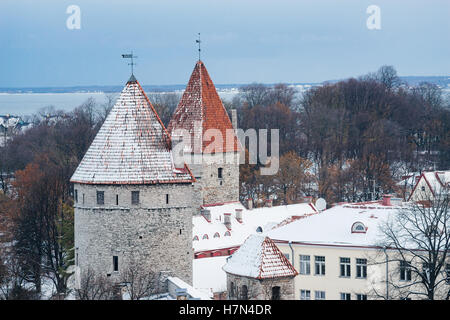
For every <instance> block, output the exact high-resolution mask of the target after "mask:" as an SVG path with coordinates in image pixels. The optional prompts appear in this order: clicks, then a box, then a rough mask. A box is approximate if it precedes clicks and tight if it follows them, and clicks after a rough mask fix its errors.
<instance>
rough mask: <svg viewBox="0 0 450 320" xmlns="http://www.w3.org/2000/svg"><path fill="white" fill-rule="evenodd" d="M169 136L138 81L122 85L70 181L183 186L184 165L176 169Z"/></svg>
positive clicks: (189, 179)
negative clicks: (181, 184) (122, 87)
mask: <svg viewBox="0 0 450 320" xmlns="http://www.w3.org/2000/svg"><path fill="white" fill-rule="evenodd" d="M170 148H171V142H170V136H169V134H168V132H167V131H166V129H165V128H164V125H163V124H162V122H161V120H160V118H159V117H158V115H157V113H156V111H155V109H154V108H153V106H152V104H151V103H150V101H149V100H148V98H147V96H146V94H145V92H144V90H143V89H142V87H141V85H140V84H139V82H138V81H137V80H136V79H135V78H134V77H132V78H130V80H129V81H128V82H127V84H126V85H125V88H124V89H123V91H122V93H121V94H120V97H119V98H118V100H117V102H116V104H115V105H114V107H113V108H112V109H111V111H110V112H109V114H108V116H107V118H106V120H105V122H104V123H103V125H102V127H101V128H100V130H99V132H98V133H97V135H96V137H95V139H94V141H93V142H92V144H91V146H90V147H89V149H88V151H87V152H86V154H85V155H84V157H83V160H82V161H81V163H80V165H79V166H78V168H77V169H76V171H75V173H74V174H73V176H72V178H71V182H79V183H91V184H155V183H178V182H181V183H185V182H192V181H193V180H194V178H193V176H192V174H191V173H190V170H189V169H188V167H187V166H185V167H184V168H181V169H176V168H175V166H174V161H173V158H172V152H171V150H170Z"/></svg>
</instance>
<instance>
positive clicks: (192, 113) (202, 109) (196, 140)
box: [168, 60, 241, 204]
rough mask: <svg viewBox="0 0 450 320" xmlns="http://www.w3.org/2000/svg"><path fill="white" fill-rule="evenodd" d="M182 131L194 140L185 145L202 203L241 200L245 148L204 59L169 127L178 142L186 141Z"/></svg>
mask: <svg viewBox="0 0 450 320" xmlns="http://www.w3.org/2000/svg"><path fill="white" fill-rule="evenodd" d="M180 129H181V130H184V131H185V132H186V133H187V134H188V135H189V138H190V141H189V143H187V144H186V143H185V144H184V148H183V153H184V156H185V157H184V159H190V160H186V162H187V163H188V164H189V167H190V168H191V169H192V173H193V174H194V176H195V178H196V179H197V181H198V182H199V184H200V188H199V189H200V190H199V192H200V194H201V195H200V197H201V200H200V202H201V203H200V204H217V203H225V202H232V201H239V151H240V148H241V147H240V144H239V142H238V139H237V137H236V135H235V132H234V128H233V126H232V124H231V121H230V118H229V116H228V114H227V111H226V109H225V107H224V105H223V104H222V101H221V100H220V97H219V95H218V94H217V91H216V88H215V86H214V83H213V82H212V80H211V78H210V76H209V74H208V71H207V70H206V67H205V65H204V63H203V62H202V61H200V60H199V61H198V62H197V63H196V64H195V67H194V71H193V72H192V75H191V78H190V79H189V82H188V84H187V86H186V90H185V91H184V93H183V96H182V98H181V100H180V103H179V104H178V106H177V108H176V110H175V113H174V114H173V116H172V119H171V120H170V123H169V125H168V130H169V132H170V133H171V135H172V138H173V140H174V141H179V140H181V139H182V137H181V135H180V133H179V131H178V132H177V130H180ZM217 135H220V136H221V137H220V138H221V139H219V138H218V137H217ZM186 156H188V157H186Z"/></svg>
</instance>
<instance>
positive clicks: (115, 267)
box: [113, 256, 119, 271]
mask: <svg viewBox="0 0 450 320" xmlns="http://www.w3.org/2000/svg"><path fill="white" fill-rule="evenodd" d="M113 270H114V271H119V257H118V256H113Z"/></svg>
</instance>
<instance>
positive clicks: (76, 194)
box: [74, 189, 78, 203]
mask: <svg viewBox="0 0 450 320" xmlns="http://www.w3.org/2000/svg"><path fill="white" fill-rule="evenodd" d="M74 198H75V203H78V190H77V189H75V194H74Z"/></svg>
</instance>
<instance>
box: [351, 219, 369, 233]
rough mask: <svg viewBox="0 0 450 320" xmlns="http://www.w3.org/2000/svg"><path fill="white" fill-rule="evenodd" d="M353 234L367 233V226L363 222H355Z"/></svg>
mask: <svg viewBox="0 0 450 320" xmlns="http://www.w3.org/2000/svg"><path fill="white" fill-rule="evenodd" d="M352 233H366V226H365V225H364V224H363V223H362V222H355V223H354V224H353V225H352Z"/></svg>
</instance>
